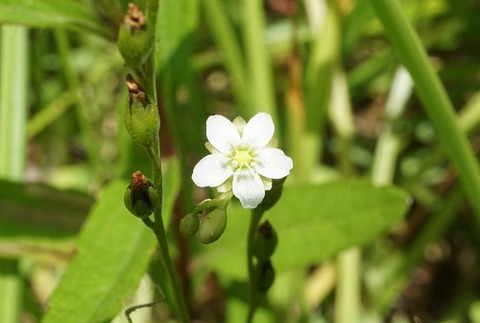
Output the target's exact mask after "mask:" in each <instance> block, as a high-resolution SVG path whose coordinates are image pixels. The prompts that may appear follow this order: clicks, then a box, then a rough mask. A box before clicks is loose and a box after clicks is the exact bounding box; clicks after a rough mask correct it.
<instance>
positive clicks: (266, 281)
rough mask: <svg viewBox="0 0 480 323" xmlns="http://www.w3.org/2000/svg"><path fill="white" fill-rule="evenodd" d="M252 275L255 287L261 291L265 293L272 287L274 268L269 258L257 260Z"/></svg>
mask: <svg viewBox="0 0 480 323" xmlns="http://www.w3.org/2000/svg"><path fill="white" fill-rule="evenodd" d="M253 277H254V279H255V287H256V288H257V289H258V290H259V291H260V292H262V293H265V292H266V291H268V290H269V289H270V287H272V285H273V282H274V281H275V270H274V269H273V266H272V262H271V261H270V260H268V261H265V262H259V263H258V264H257V265H256V266H255V269H254V272H253Z"/></svg>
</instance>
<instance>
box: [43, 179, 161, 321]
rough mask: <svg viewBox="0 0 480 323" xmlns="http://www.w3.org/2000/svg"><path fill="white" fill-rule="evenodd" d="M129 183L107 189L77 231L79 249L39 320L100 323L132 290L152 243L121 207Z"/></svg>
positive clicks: (112, 315)
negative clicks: (43, 316) (44, 313)
mask: <svg viewBox="0 0 480 323" xmlns="http://www.w3.org/2000/svg"><path fill="white" fill-rule="evenodd" d="M127 186H128V183H127V182H126V181H116V182H114V183H112V184H111V185H110V186H109V187H107V188H106V189H105V190H104V191H103V193H102V195H101V198H100V200H99V202H98V203H97V204H96V205H95V206H94V208H93V210H92V212H91V213H90V215H89V218H88V220H87V222H86V224H85V226H84V227H83V229H82V232H81V234H80V237H79V242H78V253H77V255H76V257H75V258H74V259H73V261H72V262H71V264H70V265H69V268H68V270H67V272H66V273H65V275H64V276H63V278H62V280H61V281H60V284H59V286H58V288H57V289H56V290H55V292H54V293H53V295H52V297H51V299H50V311H49V312H47V314H46V316H45V318H44V320H43V322H46V323H48V322H63V321H64V320H65V319H66V318H68V321H69V322H103V321H106V320H109V319H111V318H112V317H114V316H115V315H116V314H117V313H118V312H119V310H120V308H121V305H122V301H123V300H124V299H125V298H126V297H127V296H128V295H129V294H130V293H132V292H133V291H134V289H135V287H136V286H137V284H138V281H139V279H140V277H141V275H142V274H143V272H144V271H145V268H146V266H147V262H148V260H149V257H150V253H151V251H152V248H153V246H154V241H155V240H154V235H153V234H152V232H151V231H150V230H149V229H148V228H147V227H146V226H145V225H144V224H143V222H142V221H140V220H139V219H138V218H136V217H135V216H133V215H132V214H130V213H129V212H128V211H127V209H126V208H125V206H124V205H123V201H122V197H123V194H124V192H125V189H126V187H127Z"/></svg>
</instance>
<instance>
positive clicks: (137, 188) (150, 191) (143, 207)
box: [123, 171, 160, 219]
mask: <svg viewBox="0 0 480 323" xmlns="http://www.w3.org/2000/svg"><path fill="white" fill-rule="evenodd" d="M123 202H124V203H125V207H126V208H127V209H128V210H129V211H130V212H131V213H132V214H133V215H135V216H137V217H139V218H141V219H145V218H147V217H149V216H150V214H152V213H153V211H154V210H155V208H156V207H157V205H158V203H159V202H160V196H159V195H158V193H157V190H156V189H155V187H154V186H153V184H152V182H150V181H149V180H148V179H147V177H146V176H145V175H143V174H142V173H141V172H140V171H136V172H134V173H133V174H132V180H131V183H130V185H129V186H128V187H127V189H126V191H125V195H124V197H123Z"/></svg>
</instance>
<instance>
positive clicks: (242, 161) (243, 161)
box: [232, 150, 253, 168]
mask: <svg viewBox="0 0 480 323" xmlns="http://www.w3.org/2000/svg"><path fill="white" fill-rule="evenodd" d="M252 162H253V157H252V155H251V154H250V152H249V151H248V150H237V151H236V152H235V155H234V156H233V158H232V165H233V167H235V168H241V167H250V166H253V165H251V164H252Z"/></svg>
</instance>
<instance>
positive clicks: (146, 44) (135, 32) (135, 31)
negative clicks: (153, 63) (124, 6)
mask: <svg viewBox="0 0 480 323" xmlns="http://www.w3.org/2000/svg"><path fill="white" fill-rule="evenodd" d="M117 44H118V49H119V51H120V53H121V54H122V56H123V59H125V62H126V63H127V64H128V65H129V66H130V67H132V68H136V67H139V66H140V65H142V64H143V63H145V61H146V60H147V58H148V56H149V55H150V54H151V53H152V50H153V44H154V39H153V33H152V32H151V31H150V30H148V29H147V18H146V17H145V15H144V14H143V12H142V11H140V10H139V9H138V7H137V6H136V5H135V4H133V3H130V4H128V11H127V14H126V15H125V18H124V20H123V24H122V25H121V26H120V30H119V31H118V41H117Z"/></svg>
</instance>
